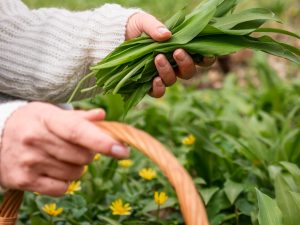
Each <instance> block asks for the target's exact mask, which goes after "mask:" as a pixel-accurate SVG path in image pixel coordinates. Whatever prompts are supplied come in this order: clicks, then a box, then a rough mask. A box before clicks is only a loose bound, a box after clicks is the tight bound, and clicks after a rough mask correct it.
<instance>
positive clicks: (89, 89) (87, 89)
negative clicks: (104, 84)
mask: <svg viewBox="0 0 300 225" xmlns="http://www.w3.org/2000/svg"><path fill="white" fill-rule="evenodd" d="M96 87H98V86H97V85H94V86H93V87H89V88H85V89H82V90H81V91H80V92H81V93H85V92H88V91H92V90H94V89H95V88H96Z"/></svg>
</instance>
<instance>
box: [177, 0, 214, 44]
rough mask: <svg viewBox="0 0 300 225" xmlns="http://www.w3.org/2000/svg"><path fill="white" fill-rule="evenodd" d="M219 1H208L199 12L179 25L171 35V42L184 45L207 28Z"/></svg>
mask: <svg viewBox="0 0 300 225" xmlns="http://www.w3.org/2000/svg"><path fill="white" fill-rule="evenodd" d="M218 2H219V0H210V1H207V2H206V3H205V4H203V5H202V6H201V7H200V8H199V11H200V12H201V13H194V14H193V15H192V16H191V17H190V18H188V19H186V20H185V21H184V22H183V23H182V24H180V25H179V26H178V27H177V28H176V29H175V30H174V34H173V38H172V39H173V42H175V43H177V44H186V43H188V42H189V41H191V40H192V39H193V38H195V37H196V36H197V35H199V33H200V32H201V31H202V30H203V29H204V28H205V27H206V26H207V24H208V23H209V21H210V20H211V19H212V17H213V15H214V14H215V12H216V9H217V6H218Z"/></svg>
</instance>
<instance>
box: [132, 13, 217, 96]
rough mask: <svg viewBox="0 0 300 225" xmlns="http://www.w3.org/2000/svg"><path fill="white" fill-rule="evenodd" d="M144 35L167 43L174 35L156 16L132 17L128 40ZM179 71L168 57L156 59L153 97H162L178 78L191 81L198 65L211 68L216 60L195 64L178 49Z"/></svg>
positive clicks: (137, 15)
mask: <svg viewBox="0 0 300 225" xmlns="http://www.w3.org/2000/svg"><path fill="white" fill-rule="evenodd" d="M142 33H146V34H148V35H149V36H150V37H151V38H152V39H154V40H155V41H166V40H168V39H170V38H171V37H172V33H171V32H170V31H169V30H168V29H167V28H166V26H165V25H164V24H162V23H161V22H160V21H158V20H157V19H156V18H155V17H154V16H152V15H150V14H147V13H144V12H140V13H136V14H134V15H133V16H131V17H130V18H129V20H128V24H127V29H126V40H129V39H132V38H135V37H139V36H140V35H141V34H142ZM173 58H174V59H175V61H176V63H177V65H178V69H176V70H174V69H173V68H172V66H171V64H170V63H169V61H168V59H167V57H166V56H165V55H163V54H159V55H157V56H156V58H155V65H156V68H157V71H158V74H159V76H158V77H156V78H155V79H154V80H153V84H152V91H151V92H150V95H151V96H153V97H157V98H159V97H162V96H163V95H164V93H165V89H166V87H167V86H171V85H173V84H174V83H175V82H176V81H177V77H179V78H181V79H190V78H192V77H193V76H194V75H195V74H196V72H197V69H196V64H198V65H200V66H211V65H212V64H213V63H214V62H215V58H206V57H204V58H203V61H202V62H197V63H195V62H194V61H193V59H192V57H191V56H190V55H189V54H188V53H187V52H186V51H185V50H184V49H177V50H175V51H174V53H173Z"/></svg>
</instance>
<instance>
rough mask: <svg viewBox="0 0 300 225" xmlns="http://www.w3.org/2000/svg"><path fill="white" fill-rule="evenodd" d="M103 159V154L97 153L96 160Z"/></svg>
mask: <svg viewBox="0 0 300 225" xmlns="http://www.w3.org/2000/svg"><path fill="white" fill-rule="evenodd" d="M100 159H101V154H99V153H97V154H96V155H95V157H94V161H99V160H100Z"/></svg>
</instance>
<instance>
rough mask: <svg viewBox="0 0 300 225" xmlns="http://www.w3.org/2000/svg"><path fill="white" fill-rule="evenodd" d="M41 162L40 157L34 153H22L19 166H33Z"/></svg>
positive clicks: (24, 167) (26, 167) (25, 167)
mask: <svg viewBox="0 0 300 225" xmlns="http://www.w3.org/2000/svg"><path fill="white" fill-rule="evenodd" d="M40 162H41V159H40V157H38V155H34V154H24V155H23V157H22V159H21V167H22V168H23V169H28V168H33V167H34V166H36V165H37V164H38V163H40Z"/></svg>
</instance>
